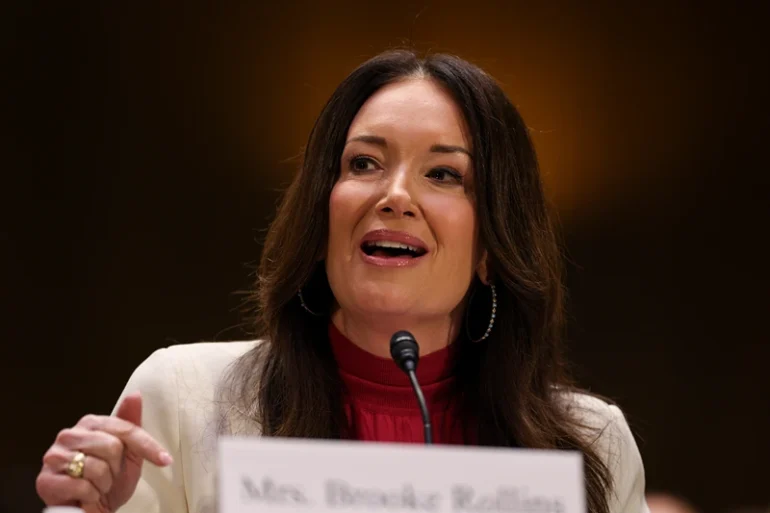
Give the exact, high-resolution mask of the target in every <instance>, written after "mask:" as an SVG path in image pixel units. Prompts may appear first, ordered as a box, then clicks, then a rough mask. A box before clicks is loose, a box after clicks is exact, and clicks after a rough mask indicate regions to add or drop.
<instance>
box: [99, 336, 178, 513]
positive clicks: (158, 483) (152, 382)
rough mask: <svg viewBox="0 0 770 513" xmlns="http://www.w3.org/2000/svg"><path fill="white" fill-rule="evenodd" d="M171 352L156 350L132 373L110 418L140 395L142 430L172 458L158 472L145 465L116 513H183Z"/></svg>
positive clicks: (175, 392) (176, 392)
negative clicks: (126, 399) (125, 402)
mask: <svg viewBox="0 0 770 513" xmlns="http://www.w3.org/2000/svg"><path fill="white" fill-rule="evenodd" d="M172 353H173V351H172V350H169V349H159V350H157V351H155V352H154V353H153V354H152V355H150V356H149V357H148V358H147V359H146V360H145V361H144V362H142V363H141V364H140V365H139V367H137V368H136V370H135V371H134V372H133V374H132V375H131V377H130V378H129V380H128V383H127V384H126V386H125V389H124V390H123V393H122V394H121V396H120V398H119V399H118V402H117V405H116V406H115V409H114V410H113V415H114V414H115V411H117V408H118V405H120V403H121V402H122V400H123V398H124V397H125V396H126V395H128V394H130V393H133V392H136V391H137V390H138V391H140V392H141V395H142V428H144V429H145V430H146V431H147V432H148V433H149V434H150V435H152V436H153V438H155V440H157V441H158V442H159V443H160V444H161V445H162V446H163V447H164V448H165V449H166V450H167V451H168V452H169V454H171V457H172V458H173V460H174V461H173V463H172V464H171V465H169V466H168V467H164V468H160V467H157V466H155V465H154V464H152V463H150V462H148V461H145V462H144V465H143V467H142V477H141V479H140V480H139V483H138V485H137V487H136V491H135V492H134V495H133V496H132V497H131V499H129V501H128V502H127V503H126V504H124V505H123V506H122V507H121V508H119V510H118V511H119V512H120V513H161V512H162V513H187V512H188V508H187V500H186V495H185V487H184V477H183V476H184V474H183V471H182V469H183V467H182V465H183V461H182V453H181V450H180V448H181V444H180V436H179V397H178V396H179V394H178V390H177V369H176V366H175V365H174V359H173V357H172Z"/></svg>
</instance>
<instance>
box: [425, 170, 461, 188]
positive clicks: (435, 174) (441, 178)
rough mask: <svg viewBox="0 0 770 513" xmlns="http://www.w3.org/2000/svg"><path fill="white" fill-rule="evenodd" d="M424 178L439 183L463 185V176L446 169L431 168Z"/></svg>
mask: <svg viewBox="0 0 770 513" xmlns="http://www.w3.org/2000/svg"><path fill="white" fill-rule="evenodd" d="M425 176H427V177H428V178H430V179H432V180H434V181H436V182H439V183H456V184H461V183H463V175H461V174H460V173H458V172H457V171H455V170H454V169H450V168H448V167H436V168H433V169H431V170H430V171H428V174H426V175H425Z"/></svg>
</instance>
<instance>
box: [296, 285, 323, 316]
mask: <svg viewBox="0 0 770 513" xmlns="http://www.w3.org/2000/svg"><path fill="white" fill-rule="evenodd" d="M297 295H298V296H299V304H300V305H302V308H304V309H305V311H306V312H307V313H309V314H310V315H314V316H315V317H321V314H319V313H316V312H314V311H313V310H311V309H310V308H308V307H307V305H306V304H305V298H304V297H302V287H300V288H299V292H297Z"/></svg>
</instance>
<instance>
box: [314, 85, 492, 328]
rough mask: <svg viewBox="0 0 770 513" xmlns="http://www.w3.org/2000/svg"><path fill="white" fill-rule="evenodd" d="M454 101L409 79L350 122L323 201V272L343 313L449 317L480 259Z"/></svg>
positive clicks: (466, 148)
mask: <svg viewBox="0 0 770 513" xmlns="http://www.w3.org/2000/svg"><path fill="white" fill-rule="evenodd" d="M465 132H466V130H465V122H464V120H463V117H462V113H461V112H460V109H459V108H458V106H457V105H456V104H455V102H454V101H453V99H452V98H451V97H450V95H449V94H448V93H447V92H445V91H444V90H443V89H442V88H441V87H440V86H438V85H437V84H436V83H435V82H433V81H431V80H426V79H409V80H405V81H401V82H397V83H393V84H390V85H387V86H385V87H383V88H382V89H380V90H379V91H378V92H376V93H375V94H374V95H373V96H372V97H370V98H369V99H368V100H367V102H366V103H365V104H364V105H363V106H362V107H361V110H360V111H359V112H358V114H357V115H356V117H355V118H354V120H353V122H352V124H351V125H350V129H349V131H348V134H347V139H346V145H345V149H344V151H343V154H342V159H341V161H340V176H339V180H338V181H337V183H336V184H335V186H334V188H333V190H332V193H331V198H330V200H329V240H328V247H327V255H326V272H327V276H328V279H329V283H330V285H331V288H332V290H333V292H334V295H335V297H336V299H337V302H338V303H339V305H340V307H341V308H342V309H343V312H349V313H356V314H359V315H367V316H369V315H376V316H379V317H378V318H380V319H383V318H387V317H388V316H391V315H392V316H405V315H406V316H409V317H411V318H414V319H419V318H433V319H437V318H439V317H448V316H449V314H450V313H451V312H453V311H455V310H456V309H457V307H458V305H459V304H460V303H461V301H462V300H463V297H464V295H465V293H466V291H467V290H468V287H469V286H470V282H471V279H472V277H473V273H474V272H475V271H476V267H477V263H478V261H479V258H478V251H477V236H476V231H477V230H476V214H475V209H474V203H473V201H472V198H471V195H470V194H471V190H472V188H473V182H472V180H473V162H472V159H471V156H470V155H471V153H472V148H471V147H470V142H469V140H468V138H467V137H466V135H465Z"/></svg>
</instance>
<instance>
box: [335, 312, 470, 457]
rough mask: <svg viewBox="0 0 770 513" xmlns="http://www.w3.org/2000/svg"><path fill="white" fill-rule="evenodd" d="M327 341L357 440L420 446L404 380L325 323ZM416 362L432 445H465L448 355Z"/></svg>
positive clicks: (413, 403)
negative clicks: (454, 396)
mask: <svg viewBox="0 0 770 513" xmlns="http://www.w3.org/2000/svg"><path fill="white" fill-rule="evenodd" d="M329 340H330V341H331V346H332V350H333V352H334V356H335V358H336V360H337V366H338V368H339V373H340V376H341V377H342V382H343V384H344V386H345V397H344V401H345V402H344V404H345V412H346V414H347V417H348V421H349V422H350V427H351V433H352V434H353V436H354V437H355V438H356V439H358V440H371V441H380V442H405V443H423V441H424V440H423V424H422V417H421V416H420V409H419V407H418V406H417V399H416V398H415V395H414V391H413V390H412V386H411V385H410V383H409V378H408V377H407V376H406V374H404V373H403V372H402V371H401V369H399V368H398V367H397V366H396V364H395V363H394V362H393V360H391V359H389V358H381V357H379V356H375V355H373V354H371V353H368V352H367V351H364V350H363V349H361V348H360V347H358V346H357V345H355V344H354V343H353V342H351V341H350V340H348V339H347V337H345V335H343V334H342V333H340V331H339V330H338V329H337V328H336V327H335V326H334V324H332V323H329ZM451 349H452V348H451V346H450V347H446V348H444V349H442V350H440V351H436V352H434V353H431V354H429V355H426V356H423V357H421V358H420V361H419V364H418V365H417V379H418V380H419V382H420V386H421V387H422V391H423V393H424V394H425V401H426V402H427V403H428V411H429V412H430V416H431V423H432V425H433V441H434V443H437V444H461V445H462V444H468V443H470V441H469V440H468V434H467V433H466V430H467V427H466V426H463V422H462V418H461V416H460V413H459V410H458V407H457V404H456V402H455V401H454V400H453V398H452V396H451V387H452V382H453V378H452V375H451V371H452V361H451V360H452V358H451V355H452V350H451Z"/></svg>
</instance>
